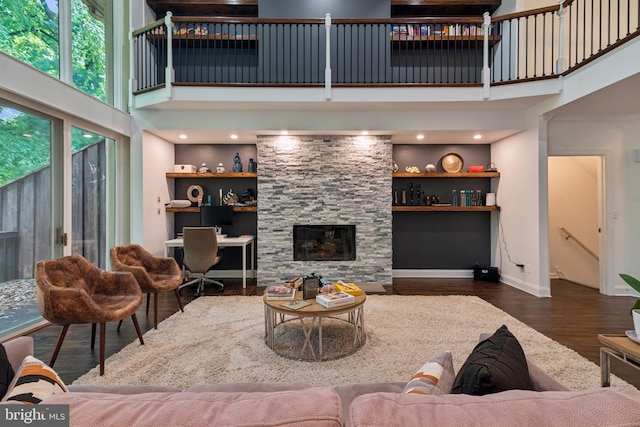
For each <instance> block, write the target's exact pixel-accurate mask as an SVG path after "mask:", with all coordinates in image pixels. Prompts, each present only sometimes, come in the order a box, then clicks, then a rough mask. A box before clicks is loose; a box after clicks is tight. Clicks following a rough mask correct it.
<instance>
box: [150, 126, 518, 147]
mask: <svg viewBox="0 0 640 427" xmlns="http://www.w3.org/2000/svg"><path fill="white" fill-rule="evenodd" d="M148 132H149V133H152V134H154V135H156V136H158V137H160V138H162V139H165V140H167V141H170V142H173V143H174V144H211V141H215V142H216V144H255V143H256V140H257V136H258V135H280V134H281V133H280V131H268V130H255V131H240V132H236V133H235V135H237V136H238V138H237V139H232V138H231V132H229V131H220V130H182V129H179V130H175V129H170V130H167V129H156V130H148ZM518 132H520V130H519V129H492V130H484V131H479V132H476V131H460V130H445V131H443V130H438V131H427V132H415V131H393V130H390V131H375V132H369V135H390V136H391V139H392V141H393V143H394V144H490V143H492V142H495V141H499V140H501V139H503V138H506V137H508V136H511V135H513V134H516V133H518ZM360 133H361V131H359V130H353V131H331V132H326V131H322V132H318V131H291V132H289V133H288V134H289V135H319V134H321V135H360ZM181 134H184V135H186V136H187V138H186V139H181V138H180V135H181ZM418 134H422V135H424V138H423V139H418V138H417V135H418ZM476 134H480V135H481V136H482V137H481V138H480V139H474V136H475V135H476Z"/></svg>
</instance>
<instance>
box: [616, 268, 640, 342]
mask: <svg viewBox="0 0 640 427" xmlns="http://www.w3.org/2000/svg"><path fill="white" fill-rule="evenodd" d="M620 277H622V280H624V281H625V282H627V285H629V286H631V287H632V288H633V289H635V290H636V291H638V292H640V280H638V279H636V278H635V277H632V276H629V275H628V274H620ZM630 314H631V316H632V317H633V326H634V328H635V330H636V335H640V299H639V300H636V302H635V304H633V306H632V307H631V311H630Z"/></svg>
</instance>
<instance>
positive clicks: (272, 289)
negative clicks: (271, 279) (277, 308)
mask: <svg viewBox="0 0 640 427" xmlns="http://www.w3.org/2000/svg"><path fill="white" fill-rule="evenodd" d="M266 294H267V299H268V300H292V299H294V298H295V297H296V290H295V289H294V288H292V287H291V286H284V285H274V286H269V287H268V288H267V291H266Z"/></svg>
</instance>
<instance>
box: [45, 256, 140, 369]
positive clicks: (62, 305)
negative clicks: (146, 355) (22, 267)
mask: <svg viewBox="0 0 640 427" xmlns="http://www.w3.org/2000/svg"><path fill="white" fill-rule="evenodd" d="M35 277H36V293H37V296H38V306H39V308H40V313H41V314H42V317H44V318H45V319H47V320H48V321H50V322H51V323H54V324H57V325H61V326H62V331H61V332H60V336H59V337H58V343H57V344H56V348H55V350H54V351H53V356H52V357H51V361H50V362H49V365H50V366H51V367H53V364H54V363H55V361H56V358H57V357H58V352H59V351H60V347H61V346H62V342H63V341H64V337H65V336H66V334H67V330H68V329H69V325H71V324H78V323H91V325H92V329H91V349H93V348H94V344H95V337H96V324H97V323H99V324H100V375H104V353H105V350H104V349H105V324H106V323H107V322H115V321H117V320H122V319H124V318H126V317H128V316H131V319H132V320H133V324H134V326H135V328H136V332H137V334H138V338H139V339H140V344H144V340H143V339H142V333H141V332H140V326H139V325H138V319H137V318H136V313H135V312H136V310H137V309H138V307H140V304H142V292H141V291H140V286H138V284H137V283H136V280H135V278H134V277H133V275H132V274H130V273H120V272H118V273H114V272H109V271H105V270H102V269H100V268H98V267H96V266H95V265H93V264H92V263H91V262H89V261H88V260H87V259H86V258H84V257H82V256H80V255H70V256H66V257H61V258H55V259H51V260H46V261H39V262H37V263H36V274H35Z"/></svg>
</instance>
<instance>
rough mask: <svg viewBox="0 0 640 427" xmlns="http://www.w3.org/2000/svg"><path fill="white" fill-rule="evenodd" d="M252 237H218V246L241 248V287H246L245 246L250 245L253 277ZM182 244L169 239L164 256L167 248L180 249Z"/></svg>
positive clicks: (166, 254)
mask: <svg viewBox="0 0 640 427" xmlns="http://www.w3.org/2000/svg"><path fill="white" fill-rule="evenodd" d="M255 240H256V239H255V237H254V236H240V237H220V236H218V246H219V247H221V248H226V247H242V287H243V288H246V287H247V246H248V245H251V278H254V277H255V271H254V270H255V255H254V248H253V246H254V242H255ZM182 247H184V243H183V241H182V238H179V239H171V240H167V241H165V242H164V256H169V248H182Z"/></svg>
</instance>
